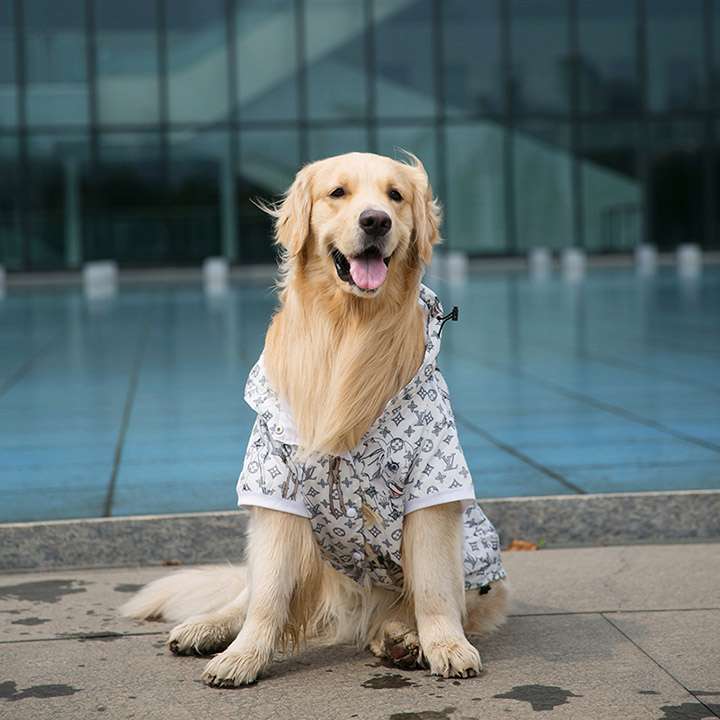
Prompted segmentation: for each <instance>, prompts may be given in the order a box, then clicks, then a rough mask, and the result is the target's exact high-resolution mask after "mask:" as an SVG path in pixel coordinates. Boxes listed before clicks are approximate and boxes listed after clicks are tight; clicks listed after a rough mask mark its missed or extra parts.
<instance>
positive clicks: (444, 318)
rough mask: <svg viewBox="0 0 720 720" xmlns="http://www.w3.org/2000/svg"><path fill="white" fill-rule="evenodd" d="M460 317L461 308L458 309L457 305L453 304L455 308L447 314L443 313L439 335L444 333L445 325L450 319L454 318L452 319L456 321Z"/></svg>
mask: <svg viewBox="0 0 720 720" xmlns="http://www.w3.org/2000/svg"><path fill="white" fill-rule="evenodd" d="M459 317H460V310H459V309H458V306H457V305H453V309H452V310H451V311H450V312H449V313H448V314H447V315H443V316H442V317H441V318H440V321H441V322H440V329H439V330H438V335H440V334H441V333H442V329H443V325H445V323H446V322H447V321H448V320H452V321H454V322H456V321H457V320H458V318H459Z"/></svg>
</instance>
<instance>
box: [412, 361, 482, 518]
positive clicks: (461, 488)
mask: <svg viewBox="0 0 720 720" xmlns="http://www.w3.org/2000/svg"><path fill="white" fill-rule="evenodd" d="M429 385H430V386H429V389H428V393H427V401H426V404H425V423H424V427H423V432H422V436H421V437H420V439H419V440H418V442H417V450H416V455H415V458H414V461H413V464H412V467H411V470H410V474H409V476H408V478H407V482H406V485H405V512H406V513H409V512H414V511H415V510H420V509H421V508H424V507H429V506H431V505H441V504H443V503H448V502H455V501H458V500H459V501H461V502H462V503H463V507H467V506H468V505H470V504H472V503H474V502H475V489H474V487H473V482H472V477H471V475H470V471H469V469H468V466H467V462H466V461H465V455H464V453H463V451H462V447H461V446H460V440H459V438H458V433H457V427H456V425H455V416H454V415H453V411H452V407H451V406H450V400H449V397H448V392H447V385H446V384H445V381H444V379H443V377H442V375H441V374H440V372H439V371H436V373H435V382H433V383H430V384H429Z"/></svg>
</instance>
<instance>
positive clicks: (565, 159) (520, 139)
mask: <svg viewBox="0 0 720 720" xmlns="http://www.w3.org/2000/svg"><path fill="white" fill-rule="evenodd" d="M569 144H570V143H569V131H568V126H567V125H566V124H565V123H553V124H541V123H525V124H523V125H521V126H519V127H518V128H517V131H516V132H515V136H514V142H513V154H514V158H513V169H514V173H515V178H514V181H515V188H514V191H515V226H516V232H517V246H518V249H519V250H526V249H528V248H531V247H539V246H542V247H550V248H561V247H567V246H569V245H572V244H573V243H572V240H573V236H572V207H573V205H572V203H573V190H574V188H573V186H572V183H571V158H570V151H569Z"/></svg>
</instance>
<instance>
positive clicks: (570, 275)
mask: <svg viewBox="0 0 720 720" xmlns="http://www.w3.org/2000/svg"><path fill="white" fill-rule="evenodd" d="M560 264H561V265H562V271H563V275H564V277H565V279H566V280H570V281H571V282H576V281H577V280H580V279H582V277H583V276H584V275H585V252H584V251H583V250H580V249H578V248H572V247H570V248H565V249H564V250H563V251H562V255H561V258H560Z"/></svg>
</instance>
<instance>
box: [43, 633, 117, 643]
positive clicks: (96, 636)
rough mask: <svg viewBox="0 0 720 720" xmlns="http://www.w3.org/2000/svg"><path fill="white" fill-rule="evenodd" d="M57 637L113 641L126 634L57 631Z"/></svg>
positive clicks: (85, 640)
mask: <svg viewBox="0 0 720 720" xmlns="http://www.w3.org/2000/svg"><path fill="white" fill-rule="evenodd" d="M55 637H57V638H63V640H77V641H78V642H88V641H89V640H99V641H100V642H112V641H113V640H120V639H121V638H124V637H125V635H123V634H122V633H116V632H94V633H93V632H89V633H55Z"/></svg>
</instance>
